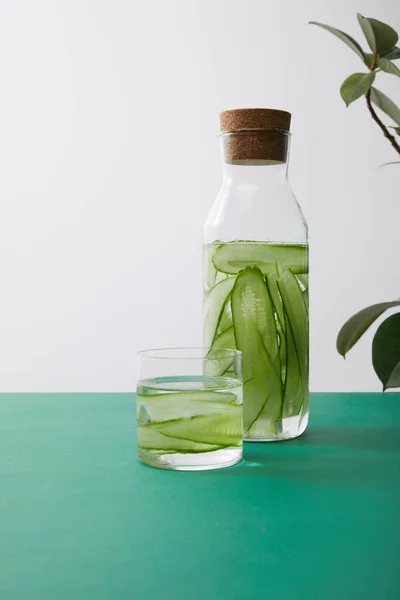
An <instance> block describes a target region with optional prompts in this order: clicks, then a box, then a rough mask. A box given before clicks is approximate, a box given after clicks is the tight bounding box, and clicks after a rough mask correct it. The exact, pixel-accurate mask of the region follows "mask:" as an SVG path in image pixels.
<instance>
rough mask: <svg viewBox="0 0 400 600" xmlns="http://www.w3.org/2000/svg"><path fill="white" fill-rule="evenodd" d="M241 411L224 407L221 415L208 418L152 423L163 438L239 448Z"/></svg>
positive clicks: (240, 408)
mask: <svg viewBox="0 0 400 600" xmlns="http://www.w3.org/2000/svg"><path fill="white" fill-rule="evenodd" d="M242 417H243V411H242V407H241V406H235V405H231V406H229V409H228V408H227V407H225V411H224V412H223V413H221V412H220V414H218V415H217V414H216V415H209V416H200V417H192V418H191V419H177V420H175V421H167V422H165V423H154V424H152V425H146V426H145V427H154V428H156V429H157V431H158V432H160V433H162V434H164V436H170V437H173V438H180V439H184V440H190V441H192V442H196V443H201V444H211V445H214V444H215V445H218V446H224V447H226V446H240V445H241V443H242V435H243V418H242Z"/></svg>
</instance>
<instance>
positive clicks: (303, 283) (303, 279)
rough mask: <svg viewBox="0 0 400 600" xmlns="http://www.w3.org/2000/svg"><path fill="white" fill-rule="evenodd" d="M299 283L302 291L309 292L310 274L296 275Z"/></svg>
mask: <svg viewBox="0 0 400 600" xmlns="http://www.w3.org/2000/svg"><path fill="white" fill-rule="evenodd" d="M296 278H297V280H298V282H299V283H300V287H301V288H302V291H303V292H304V290H308V273H299V274H297V275H296Z"/></svg>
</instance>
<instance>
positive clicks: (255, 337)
mask: <svg viewBox="0 0 400 600" xmlns="http://www.w3.org/2000/svg"><path fill="white" fill-rule="evenodd" d="M231 302H232V315H233V325H234V331H235V340H236V345H237V348H238V350H241V351H242V352H243V379H244V385H243V393H244V430H245V432H247V431H248V430H249V429H250V428H251V426H252V425H253V423H254V422H255V421H256V420H257V418H258V417H259V416H260V414H261V412H263V410H264V409H265V410H267V411H268V414H269V415H270V416H271V420H272V421H277V420H278V418H279V415H280V410H281V402H282V382H281V377H280V359H279V348H278V338H277V332H276V325H275V316H274V311H273V305H272V301H271V298H270V296H269V293H268V289H267V286H266V284H265V280H264V277H263V275H262V273H261V271H260V269H258V268H257V267H247V268H246V269H244V270H243V271H242V272H241V273H240V274H239V275H238V277H237V279H236V283H235V286H234V288H233V291H232V300H231Z"/></svg>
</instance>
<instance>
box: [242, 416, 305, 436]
mask: <svg viewBox="0 0 400 600" xmlns="http://www.w3.org/2000/svg"><path fill="white" fill-rule="evenodd" d="M307 425H308V411H307V412H305V413H304V414H303V413H300V414H299V415H296V416H294V417H287V418H286V419H281V420H280V421H275V422H271V421H270V420H268V419H266V418H260V419H258V420H257V421H256V423H254V425H253V426H252V427H251V428H250V430H249V431H248V432H247V433H245V435H244V436H243V441H244V442H283V441H285V440H292V439H294V438H297V437H299V436H300V435H302V434H303V433H304V431H305V430H306V428H307Z"/></svg>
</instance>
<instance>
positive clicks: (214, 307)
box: [204, 277, 235, 347]
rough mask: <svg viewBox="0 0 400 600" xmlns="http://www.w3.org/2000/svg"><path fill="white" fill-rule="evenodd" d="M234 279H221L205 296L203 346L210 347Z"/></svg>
mask: <svg viewBox="0 0 400 600" xmlns="http://www.w3.org/2000/svg"><path fill="white" fill-rule="evenodd" d="M234 283H235V278H234V277H229V278H228V279H223V280H222V281H220V282H219V283H217V284H216V285H215V286H214V287H213V288H212V290H211V291H210V292H209V293H208V294H207V296H206V298H205V301H204V345H205V346H207V347H211V346H212V343H213V340H214V338H215V337H216V333H217V328H218V325H219V322H220V320H221V317H222V314H223V312H224V308H225V304H226V303H227V301H228V298H229V296H230V294H231V292H232V288H233V285H234Z"/></svg>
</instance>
